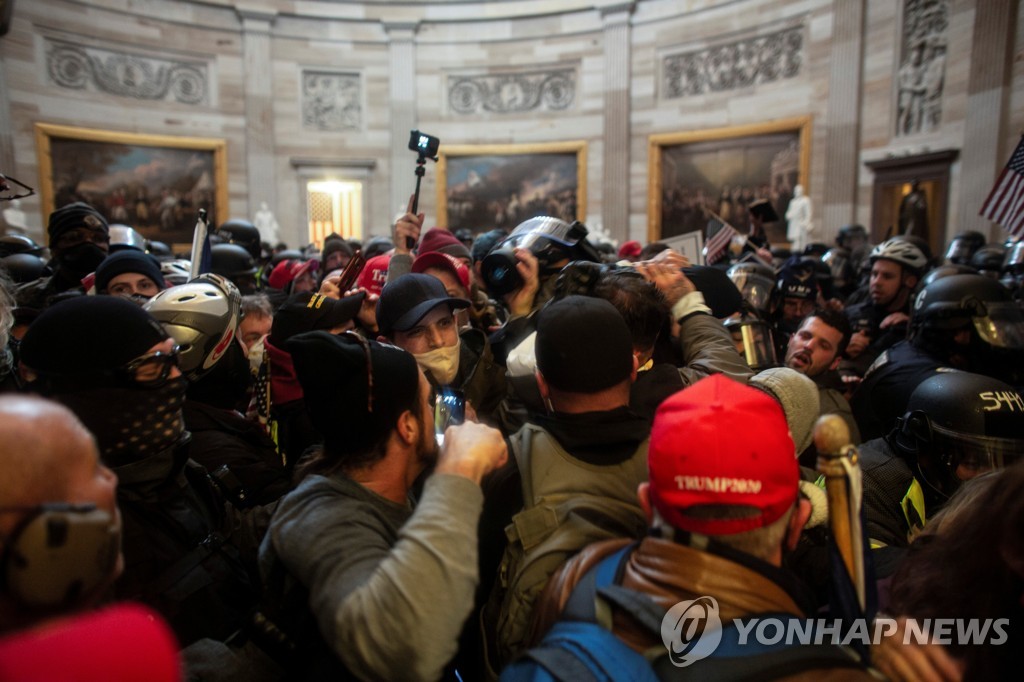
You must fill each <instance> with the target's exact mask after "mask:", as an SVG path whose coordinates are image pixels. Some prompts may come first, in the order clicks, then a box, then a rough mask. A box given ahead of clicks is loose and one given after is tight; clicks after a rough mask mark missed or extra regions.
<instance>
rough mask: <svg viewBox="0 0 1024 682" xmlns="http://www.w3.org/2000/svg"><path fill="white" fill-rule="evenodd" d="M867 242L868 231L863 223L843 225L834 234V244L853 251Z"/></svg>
mask: <svg viewBox="0 0 1024 682" xmlns="http://www.w3.org/2000/svg"><path fill="white" fill-rule="evenodd" d="M867 243H868V231H867V230H866V229H865V228H864V226H863V225H856V224H854V225H843V226H842V227H840V228H839V234H837V235H836V246H839V247H841V248H844V249H846V250H847V251H855V250H857V249H858V248H862V247H864V246H865V245H866V244H867Z"/></svg>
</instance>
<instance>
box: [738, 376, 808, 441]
mask: <svg viewBox="0 0 1024 682" xmlns="http://www.w3.org/2000/svg"><path fill="white" fill-rule="evenodd" d="M750 385H751V386H753V387H754V388H758V389H761V390H762V391H764V392H765V393H767V394H768V395H770V396H772V397H773V398H775V399H776V400H778V401H779V403H780V404H781V405H782V410H783V412H785V413H786V422H787V423H788V424H789V432H790V434H791V435H792V436H793V443H794V444H795V445H796V454H797V455H799V454H800V453H801V452H803V451H804V450H806V449H807V446H809V445H810V444H811V441H813V440H814V423H815V422H816V421H817V420H818V417H819V416H820V412H821V403H820V400H819V398H818V387H817V385H816V384H815V383H814V381H812V380H811V379H810V378H808V377H807V376H805V375H803V374H801V373H800V372H797V371H796V370H794V369H790V368H788V367H773V368H772V369H766V370H764V371H763V372H760V373H759V374H755V375H754V376H753V377H751V379H750Z"/></svg>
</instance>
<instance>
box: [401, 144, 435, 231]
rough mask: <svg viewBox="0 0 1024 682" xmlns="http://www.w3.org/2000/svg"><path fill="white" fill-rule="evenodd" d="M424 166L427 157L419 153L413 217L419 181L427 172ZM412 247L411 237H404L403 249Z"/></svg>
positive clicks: (416, 204) (418, 191)
mask: <svg viewBox="0 0 1024 682" xmlns="http://www.w3.org/2000/svg"><path fill="white" fill-rule="evenodd" d="M435 160H436V159H435ZM426 165H427V157H426V156H424V155H423V152H420V155H419V157H418V158H417V159H416V193H415V194H413V195H412V211H410V212H411V213H412V214H413V215H416V209H417V208H419V205H420V181H421V180H422V179H423V175H424V174H425V173H426V172H427V169H426ZM414 246H416V240H415V239H413V238H412V237H406V238H405V248H407V249H409V250H412V247H414Z"/></svg>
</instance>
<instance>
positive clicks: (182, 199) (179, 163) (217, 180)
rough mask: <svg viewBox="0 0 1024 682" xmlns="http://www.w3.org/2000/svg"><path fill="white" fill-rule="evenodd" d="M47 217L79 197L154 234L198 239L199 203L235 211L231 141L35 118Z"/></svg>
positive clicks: (218, 218) (212, 210) (218, 213)
mask: <svg viewBox="0 0 1024 682" xmlns="http://www.w3.org/2000/svg"><path fill="white" fill-rule="evenodd" d="M35 137H36V151H37V153H38V158H39V195H40V204H41V208H42V212H43V224H46V221H47V219H48V218H49V215H50V213H52V212H53V210H54V209H55V208H57V207H58V205H59V206H63V205H65V204H68V203H70V202H72V201H86V202H87V203H90V204H92V205H93V206H95V208H96V209H97V210H99V211H100V213H102V214H103V215H104V216H105V217H106V218H107V220H108V221H110V223H111V224H113V223H124V224H127V225H130V226H131V227H133V228H135V230H136V231H138V232H139V233H141V234H142V235H143V236H144V237H146V238H147V239H155V240H159V241H162V242H165V243H167V244H181V243H191V241H192V233H193V230H194V228H195V224H196V218H197V216H198V210H199V209H200V208H205V209H206V211H207V215H208V217H209V219H210V221H211V222H213V224H215V225H216V224H220V223H222V222H224V221H225V220H227V219H228V179H227V178H228V166H227V142H226V141H225V140H223V139H214V138H202V137H176V136H172V135H146V134H138V133H125V132H118V131H112V130H97V129H93V128H78V127H73V126H64V125H54V124H50V123H36V124H35Z"/></svg>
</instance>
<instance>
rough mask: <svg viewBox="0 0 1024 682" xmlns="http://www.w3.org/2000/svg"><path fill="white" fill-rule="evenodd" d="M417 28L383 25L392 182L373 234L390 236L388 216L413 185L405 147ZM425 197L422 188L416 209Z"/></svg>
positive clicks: (412, 122)
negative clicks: (387, 58) (388, 67)
mask: <svg viewBox="0 0 1024 682" xmlns="http://www.w3.org/2000/svg"><path fill="white" fill-rule="evenodd" d="M416 29H417V24H415V23H385V24H384V30H385V31H386V32H387V34H388V47H389V53H390V56H391V73H390V79H391V92H390V96H391V106H390V110H391V168H390V169H389V171H388V172H389V175H390V178H391V181H390V190H389V194H388V196H389V197H390V201H389V203H388V209H389V212H388V214H387V215H386V216H384V217H383V220H381V219H379V218H378V219H375V221H374V222H375V224H373V225H370V233H371V234H375V235H380V234H386V235H390V230H391V218H392V217H393V216H394V214H395V213H397V212H398V211H403V210H405V206H406V204H407V203H408V202H409V195H410V194H412V192H413V190H414V189H415V188H416V174H415V169H416V155H415V154H414V153H413V152H410V151H408V149H407V143H408V141H409V131H410V130H413V129H414V128H415V127H416V45H415V42H414V41H415V38H416ZM427 132H429V131H427ZM428 163H430V162H428ZM427 199H429V197H427V192H425V191H422V189H421V191H420V203H419V207H418V209H417V210H418V211H421V212H422V211H423V210H424V203H430V202H429V201H427ZM434 213H435V215H436V213H437V211H436V210H435V211H434ZM428 222H429V221H428Z"/></svg>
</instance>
